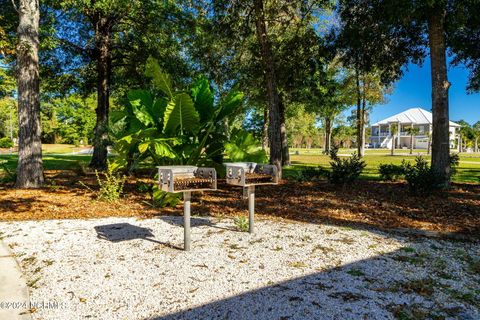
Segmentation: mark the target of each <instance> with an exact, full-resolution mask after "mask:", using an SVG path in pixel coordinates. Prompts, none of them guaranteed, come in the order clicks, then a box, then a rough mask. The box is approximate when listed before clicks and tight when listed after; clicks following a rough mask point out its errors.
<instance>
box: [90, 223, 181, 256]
mask: <svg viewBox="0 0 480 320" xmlns="http://www.w3.org/2000/svg"><path fill="white" fill-rule="evenodd" d="M95 231H96V232H97V237H98V238H99V239H103V240H108V241H111V242H122V241H129V240H134V239H143V240H147V241H151V242H155V243H158V244H161V245H164V246H166V247H169V248H172V249H177V250H183V248H180V247H177V246H174V245H172V244H170V243H164V242H161V241H158V240H155V239H152V238H155V235H154V234H153V233H152V230H151V229H149V228H143V227H138V226H134V225H132V224H130V223H114V224H107V225H102V226H96V227H95Z"/></svg>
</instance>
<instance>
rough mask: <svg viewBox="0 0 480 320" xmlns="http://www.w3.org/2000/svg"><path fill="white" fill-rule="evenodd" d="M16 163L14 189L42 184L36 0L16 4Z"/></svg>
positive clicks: (38, 14)
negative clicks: (17, 21) (17, 18)
mask: <svg viewBox="0 0 480 320" xmlns="http://www.w3.org/2000/svg"><path fill="white" fill-rule="evenodd" d="M18 13H19V20H20V21H19V25H18V29H17V32H18V46H17V67H18V75H17V85H18V125H19V132H18V165H17V181H16V184H15V186H16V187H17V188H39V187H41V186H42V185H43V182H44V178H43V164H42V142H41V140H40V138H41V133H42V128H41V124H40V97H39V94H40V78H39V74H38V72H39V71H38V69H39V66H38V46H39V40H38V31H39V20H40V8H39V2H38V0H20V2H19V6H18Z"/></svg>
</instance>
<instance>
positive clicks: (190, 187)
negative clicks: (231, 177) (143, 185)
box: [158, 166, 217, 251]
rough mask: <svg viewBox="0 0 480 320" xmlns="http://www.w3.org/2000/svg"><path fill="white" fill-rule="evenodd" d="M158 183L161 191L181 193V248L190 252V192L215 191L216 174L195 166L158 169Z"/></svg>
mask: <svg viewBox="0 0 480 320" xmlns="http://www.w3.org/2000/svg"><path fill="white" fill-rule="evenodd" d="M158 183H159V187H160V189H161V190H162V191H165V192H172V193H176V192H183V233H184V242H183V246H184V249H185V250H186V251H188V250H190V244H191V237H190V202H191V199H192V191H205V190H217V172H216V171H215V169H214V168H202V167H195V166H163V167H158Z"/></svg>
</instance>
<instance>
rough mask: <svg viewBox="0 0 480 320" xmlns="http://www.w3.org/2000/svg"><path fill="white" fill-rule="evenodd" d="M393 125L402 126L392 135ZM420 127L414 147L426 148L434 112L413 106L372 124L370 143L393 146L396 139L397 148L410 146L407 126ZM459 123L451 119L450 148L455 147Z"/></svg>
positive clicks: (377, 146) (384, 146) (415, 137)
mask: <svg viewBox="0 0 480 320" xmlns="http://www.w3.org/2000/svg"><path fill="white" fill-rule="evenodd" d="M392 125H396V126H397V127H399V128H400V130H397V132H396V133H395V136H392V134H391V131H392V130H391V129H392ZM409 127H414V128H418V133H417V134H416V135H415V136H414V138H413V148H415V149H426V148H427V147H428V141H429V137H430V136H431V133H432V113H431V112H428V111H426V110H424V109H422V108H411V109H408V110H406V111H403V112H401V113H399V114H396V115H394V116H391V117H389V118H387V119H384V120H382V121H379V122H377V123H374V124H373V125H372V126H371V129H372V130H371V136H370V143H371V144H372V145H373V147H374V148H391V147H392V142H393V141H395V145H396V148H410V135H409V134H408V132H407V130H408V129H407V128H409ZM459 128H460V125H459V124H456V123H454V122H452V121H450V148H454V147H455V136H456V130H458V129H459Z"/></svg>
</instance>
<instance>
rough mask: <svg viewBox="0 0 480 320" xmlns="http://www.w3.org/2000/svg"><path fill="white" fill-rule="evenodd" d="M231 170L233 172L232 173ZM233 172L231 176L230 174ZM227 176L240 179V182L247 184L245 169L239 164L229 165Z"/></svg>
mask: <svg viewBox="0 0 480 320" xmlns="http://www.w3.org/2000/svg"><path fill="white" fill-rule="evenodd" d="M230 170H231V173H230ZM230 174H231V176H229V175H230ZM227 178H228V179H239V178H240V179H239V180H240V184H241V185H242V186H243V185H245V169H244V168H243V167H239V166H227Z"/></svg>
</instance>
